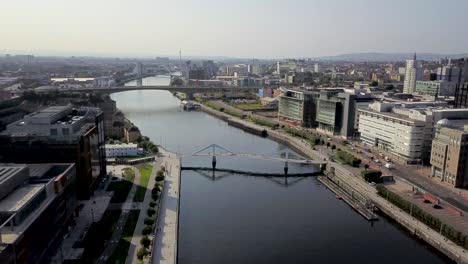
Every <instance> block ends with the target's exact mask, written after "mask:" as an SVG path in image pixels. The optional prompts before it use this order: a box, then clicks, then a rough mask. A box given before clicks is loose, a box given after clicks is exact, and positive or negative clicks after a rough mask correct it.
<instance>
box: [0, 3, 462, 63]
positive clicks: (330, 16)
mask: <svg viewBox="0 0 468 264" xmlns="http://www.w3.org/2000/svg"><path fill="white" fill-rule="evenodd" d="M0 7H1V10H0V53H6V52H11V53H15V52H28V53H33V54H40V53H42V54H66V55H112V56H151V57H152V56H157V55H177V54H178V50H179V48H180V49H182V54H183V55H195V56H199V55H202V56H232V57H243V58H251V57H255V58H274V57H276V58H281V57H314V56H324V55H337V54H342V53H352V52H413V51H417V52H435V53H462V52H468V26H467V25H468V17H467V15H466V14H467V13H466V12H467V10H468V0H287V1H284V0H281V1H280V0H229V1H225V0H165V1H161V0H131V1H130V0H79V1H78V0H0Z"/></svg>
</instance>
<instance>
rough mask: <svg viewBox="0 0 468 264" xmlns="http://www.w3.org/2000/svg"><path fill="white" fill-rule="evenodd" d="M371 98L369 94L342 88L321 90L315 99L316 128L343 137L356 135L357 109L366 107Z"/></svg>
mask: <svg viewBox="0 0 468 264" xmlns="http://www.w3.org/2000/svg"><path fill="white" fill-rule="evenodd" d="M373 100H374V99H373V97H372V96H370V95H367V94H366V95H361V94H351V93H346V92H344V91H343V89H334V90H325V91H321V92H320V98H319V99H318V100H317V101H318V102H317V119H316V122H317V129H318V130H321V131H323V132H325V133H329V134H332V135H337V136H341V137H343V138H354V137H356V136H358V123H357V122H358V116H357V109H361V108H364V107H366V108H367V106H368V105H369V104H370V103H371V102H372V101H373Z"/></svg>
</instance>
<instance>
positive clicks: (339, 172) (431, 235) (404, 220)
mask: <svg viewBox="0 0 468 264" xmlns="http://www.w3.org/2000/svg"><path fill="white" fill-rule="evenodd" d="M201 110H202V111H204V112H206V113H208V114H210V115H212V116H214V117H217V118H219V119H221V120H223V121H226V122H227V123H228V124H231V125H232V124H234V125H233V126H235V127H237V128H240V129H242V130H244V131H246V132H249V133H252V131H255V132H254V133H253V134H255V135H258V134H260V135H264V136H266V137H268V138H271V139H272V140H274V141H276V142H279V143H281V144H284V145H286V146H288V147H290V148H291V149H293V150H295V151H296V152H298V153H300V154H301V155H304V156H306V157H308V158H311V159H315V160H317V159H318V160H324V161H327V166H326V167H327V172H328V173H330V174H332V175H333V176H338V177H344V178H342V180H343V181H345V182H347V183H352V186H354V189H355V191H356V192H357V193H359V194H360V195H362V196H363V197H365V199H369V201H371V202H372V203H373V204H374V205H376V206H377V207H378V208H379V209H380V210H381V211H382V212H384V213H385V214H386V215H387V216H389V217H391V218H392V219H394V220H395V221H396V222H397V223H399V224H400V225H401V226H403V227H404V228H406V229H407V230H409V231H410V232H411V233H413V234H415V235H416V236H418V237H419V238H421V239H423V240H424V241H425V242H427V243H428V244H429V245H431V246H432V247H434V248H435V249H437V250H439V251H440V252H441V253H443V254H445V255H446V256H448V257H449V258H450V259H452V260H453V261H456V262H458V263H468V254H467V252H466V250H465V249H463V248H462V247H460V246H458V245H456V244H454V243H453V242H451V241H448V240H447V239H446V238H445V237H443V236H442V235H441V234H439V233H437V232H435V231H434V230H432V229H430V228H429V227H427V226H426V225H424V224H423V223H422V222H420V221H418V220H416V219H415V218H412V217H410V216H409V215H408V214H407V213H405V212H403V211H401V209H399V208H396V207H395V206H393V205H392V204H391V203H389V202H388V201H386V200H385V199H383V198H382V197H379V196H378V195H377V193H376V190H375V188H373V187H371V186H369V185H368V184H367V183H366V182H364V181H363V180H361V179H360V178H359V175H358V174H356V171H353V170H351V169H348V168H347V167H346V166H342V165H340V164H338V163H336V162H331V161H329V158H328V155H325V154H323V153H321V152H319V151H316V150H313V149H312V148H311V147H310V145H309V144H308V143H307V142H304V141H303V140H301V139H298V138H294V137H292V136H289V135H287V134H286V133H282V132H280V131H277V130H273V129H271V128H268V127H263V126H259V125H256V124H253V123H250V122H248V121H246V120H243V119H240V118H237V117H234V116H231V115H228V114H226V113H223V112H220V111H217V110H214V109H211V108H209V107H207V106H205V105H203V106H202V108H201ZM369 188H372V189H369Z"/></svg>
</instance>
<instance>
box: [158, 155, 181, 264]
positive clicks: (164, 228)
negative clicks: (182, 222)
mask: <svg viewBox="0 0 468 264" xmlns="http://www.w3.org/2000/svg"><path fill="white" fill-rule="evenodd" d="M163 154H164V156H165V157H164V158H163V162H162V164H163V165H164V166H165V167H166V171H167V174H166V179H165V182H164V189H163V193H162V195H161V198H160V199H161V200H160V202H161V208H160V214H159V221H158V225H157V227H156V230H157V232H156V237H155V241H154V243H153V254H152V262H153V263H165V264H175V263H176V261H177V239H178V217H179V215H178V211H179V186H180V159H179V158H178V157H177V156H176V155H175V154H173V153H169V152H163Z"/></svg>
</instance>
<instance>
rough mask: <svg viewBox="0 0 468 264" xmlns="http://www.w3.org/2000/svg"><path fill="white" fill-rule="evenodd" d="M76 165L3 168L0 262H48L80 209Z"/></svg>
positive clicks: (3, 166)
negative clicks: (51, 253) (57, 243)
mask: <svg viewBox="0 0 468 264" xmlns="http://www.w3.org/2000/svg"><path fill="white" fill-rule="evenodd" d="M75 178H76V171H75V166H74V165H73V164H63V163H61V164H29V165H17V164H1V165H0V262H1V263H2V264H10V263H11V264H13V263H49V262H50V260H49V259H48V256H49V255H50V254H48V253H50V252H51V251H53V250H54V249H55V248H54V247H55V245H56V242H58V241H57V240H58V239H61V238H62V237H63V235H64V233H65V232H67V227H68V226H70V225H71V224H72V218H73V213H74V212H75V210H76V211H78V210H77V206H78V204H77V201H76V186H75Z"/></svg>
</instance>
